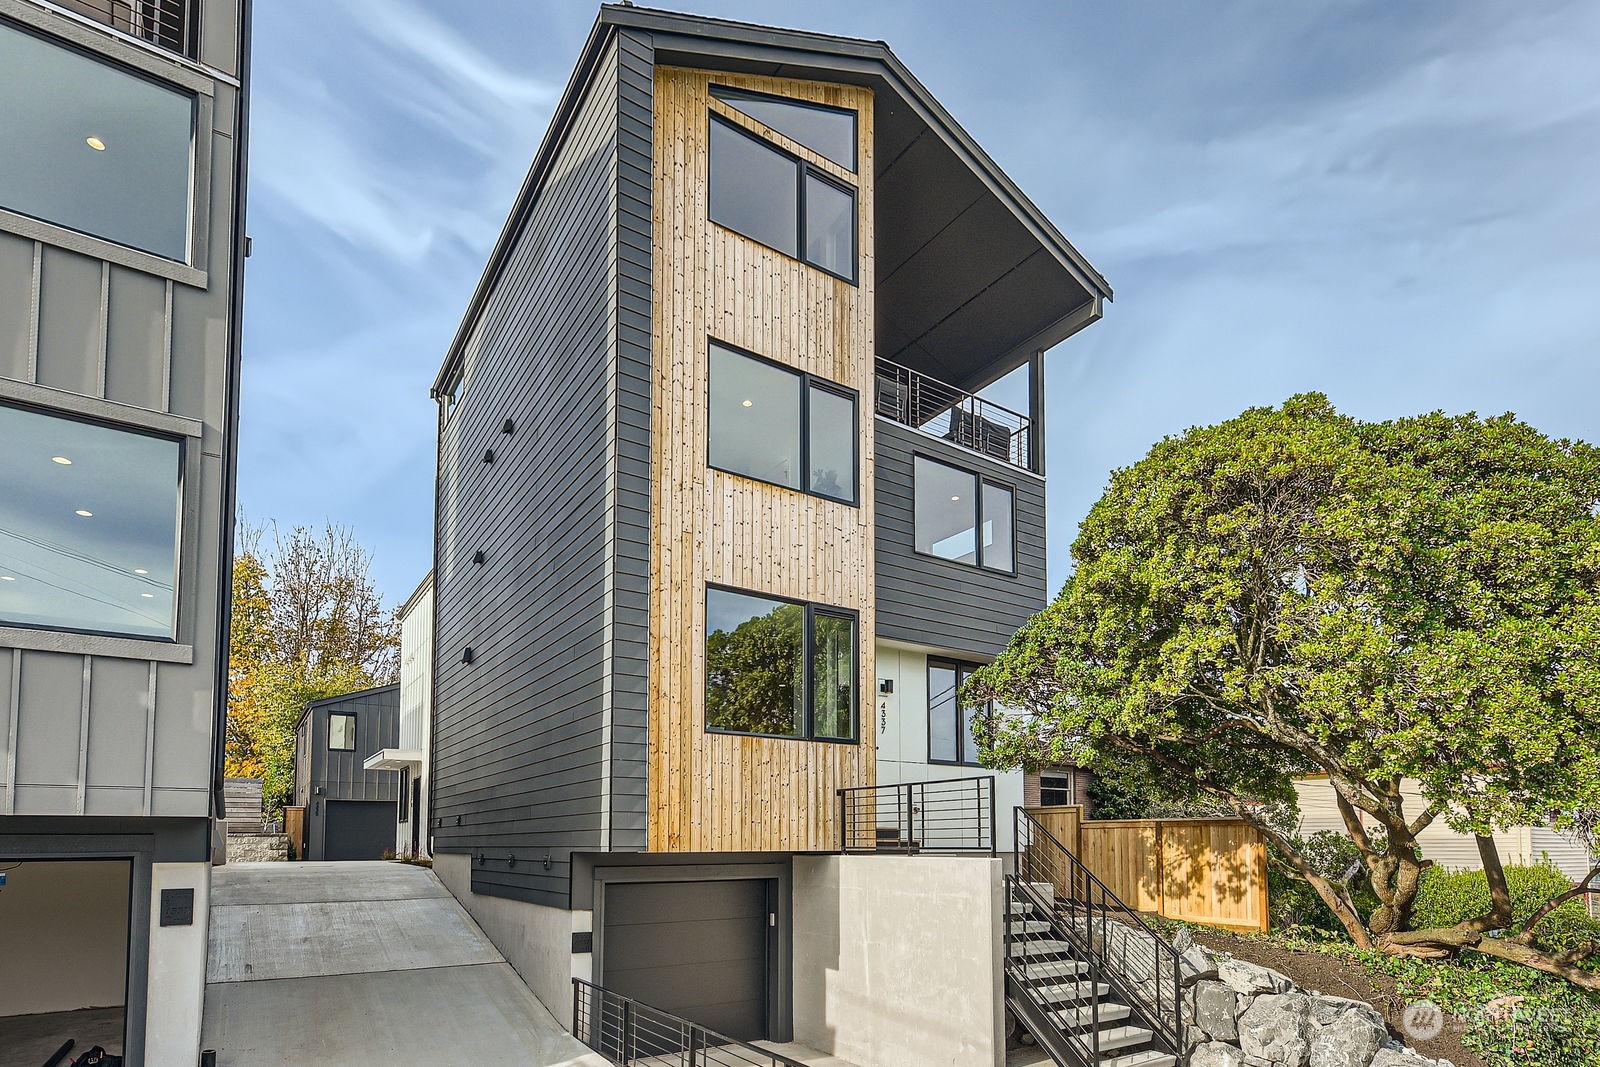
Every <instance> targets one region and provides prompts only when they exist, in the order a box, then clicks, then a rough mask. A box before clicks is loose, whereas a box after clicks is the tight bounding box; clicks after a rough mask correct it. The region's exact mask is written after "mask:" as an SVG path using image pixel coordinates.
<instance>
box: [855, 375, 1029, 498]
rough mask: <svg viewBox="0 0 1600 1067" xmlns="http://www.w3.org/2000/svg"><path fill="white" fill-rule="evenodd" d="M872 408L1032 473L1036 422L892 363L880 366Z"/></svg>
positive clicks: (928, 432)
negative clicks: (1034, 425)
mask: <svg viewBox="0 0 1600 1067" xmlns="http://www.w3.org/2000/svg"><path fill="white" fill-rule="evenodd" d="M876 392H877V395H876V397H875V398H874V401H873V406H874V409H875V410H876V411H877V413H878V414H879V415H882V416H883V417H884V418H886V419H893V420H894V421H895V422H898V423H901V424H902V425H905V426H910V427H911V428H913V429H916V430H921V431H922V432H923V433H927V434H932V435H933V436H934V437H942V438H944V439H945V440H947V441H953V442H955V443H956V444H958V445H961V446H963V447H964V448H970V449H972V450H973V451H974V452H978V453H980V454H982V455H985V456H988V457H989V458H990V459H998V460H1000V461H1001V462H1004V463H1009V464H1011V465H1012V466H1014V467H1021V468H1022V469H1023V470H1032V469H1033V422H1032V420H1030V419H1029V418H1028V416H1026V415H1021V414H1018V413H1017V412H1015V411H1012V410H1011V409H1010V408H1006V407H1001V406H1000V405H999V404H996V403H994V402H993V401H990V400H985V399H983V398H982V397H980V396H975V395H974V394H972V393H967V392H963V391H962V390H960V389H957V388H956V387H955V386H953V385H947V384H946V383H944V382H941V381H939V380H938V379H937V378H930V377H928V376H927V375H926V374H923V373H922V372H921V371H914V370H912V369H911V368H910V367H904V366H901V365H900V364H898V363H895V362H894V361H893V360H888V359H879V360H878V361H877V383H876Z"/></svg>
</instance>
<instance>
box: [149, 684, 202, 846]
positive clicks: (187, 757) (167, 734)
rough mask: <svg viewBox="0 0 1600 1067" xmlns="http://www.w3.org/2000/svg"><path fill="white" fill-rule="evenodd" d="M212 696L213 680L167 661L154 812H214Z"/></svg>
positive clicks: (159, 705)
mask: <svg viewBox="0 0 1600 1067" xmlns="http://www.w3.org/2000/svg"><path fill="white" fill-rule="evenodd" d="M212 699H213V696H212V692H211V685H210V679H209V678H206V677H204V676H203V675H202V674H201V673H200V672H199V671H198V670H196V668H194V667H188V666H177V665H171V664H165V663H164V664H161V665H160V666H159V667H158V668H157V669H156V728H155V737H154V741H155V761H154V765H153V767H152V773H151V778H152V781H151V785H152V788H153V791H154V798H153V801H152V802H153V804H154V805H155V807H156V809H157V810H156V812H155V813H158V814H169V813H170V814H184V815H204V814H206V813H207V812H208V811H209V810H210V809H209V807H208V804H207V794H208V793H209V791H210V786H211V773H210V769H211V713H212Z"/></svg>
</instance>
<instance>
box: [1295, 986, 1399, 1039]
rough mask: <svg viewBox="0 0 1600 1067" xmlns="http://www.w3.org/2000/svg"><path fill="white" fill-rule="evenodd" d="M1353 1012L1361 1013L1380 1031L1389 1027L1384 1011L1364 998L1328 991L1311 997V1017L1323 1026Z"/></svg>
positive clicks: (1385, 1031)
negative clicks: (1380, 1010) (1330, 994)
mask: <svg viewBox="0 0 1600 1067" xmlns="http://www.w3.org/2000/svg"><path fill="white" fill-rule="evenodd" d="M1351 1012H1354V1013H1356V1014H1357V1015H1360V1016H1361V1017H1362V1018H1363V1019H1366V1020H1368V1021H1369V1022H1371V1023H1372V1024H1373V1025H1374V1026H1376V1027H1377V1028H1378V1029H1379V1030H1380V1031H1383V1032H1384V1033H1387V1029H1386V1028H1385V1027H1384V1025H1383V1015H1382V1013H1380V1012H1379V1011H1378V1009H1377V1008H1374V1007H1373V1006H1372V1005H1371V1004H1368V1003H1367V1002H1366V1001H1364V1000H1350V999H1349V998H1347V997H1332V996H1328V995H1327V994H1326V993H1317V994H1314V995H1313V996H1312V997H1311V1018H1312V1019H1313V1020H1315V1021H1316V1022H1318V1023H1320V1024H1322V1025H1323V1026H1330V1025H1332V1024H1333V1023H1334V1022H1336V1021H1337V1020H1338V1019H1339V1018H1341V1017H1342V1016H1344V1015H1347V1014H1349V1013H1351Z"/></svg>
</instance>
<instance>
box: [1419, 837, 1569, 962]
mask: <svg viewBox="0 0 1600 1067" xmlns="http://www.w3.org/2000/svg"><path fill="white" fill-rule="evenodd" d="M1505 872H1506V889H1508V890H1509V891H1510V893H1511V914H1512V916H1513V917H1514V919H1515V921H1516V922H1517V923H1521V922H1523V921H1524V920H1526V919H1527V918H1529V917H1530V916H1531V915H1533V913H1534V912H1536V911H1538V910H1539V909H1540V908H1542V907H1543V906H1544V905H1545V904H1547V903H1548V902H1549V901H1550V900H1551V899H1553V898H1554V897H1556V896H1558V895H1560V894H1562V893H1565V892H1566V891H1567V890H1569V889H1571V888H1572V879H1570V878H1568V877H1567V876H1566V875H1564V874H1562V873H1561V871H1560V870H1558V869H1557V868H1556V866H1555V865H1554V864H1552V863H1551V862H1550V860H1549V858H1548V857H1546V858H1544V859H1541V860H1540V861H1539V862H1538V863H1536V864H1534V865H1533V866H1531V867H1525V866H1516V865H1512V866H1509V867H1507V868H1506V869H1505ZM1488 910H1489V881H1488V879H1487V878H1485V877H1484V874H1483V872H1482V871H1449V870H1444V869H1442V868H1439V867H1429V868H1428V869H1427V870H1425V871H1423V872H1422V881H1421V884H1420V885H1419V886H1418V889H1417V899H1416V903H1415V905H1414V906H1413V908H1412V913H1411V925H1412V926H1413V927H1414V928H1416V929H1418V930H1426V929H1430V928H1433V927H1440V926H1454V925H1455V924H1456V923H1459V922H1465V921H1466V920H1468V919H1472V918H1475V917H1476V916H1479V915H1482V914H1484V913H1485V912H1487V911H1488ZM1533 934H1534V939H1535V940H1537V941H1538V942H1539V943H1540V944H1542V945H1544V946H1546V947H1548V948H1554V949H1562V948H1570V947H1572V946H1573V945H1578V944H1582V943H1583V942H1585V941H1588V940H1591V939H1594V938H1596V937H1597V936H1600V922H1596V921H1595V920H1593V919H1591V918H1589V916H1588V915H1587V914H1586V913H1585V912H1584V910H1583V902H1582V901H1581V900H1569V901H1567V902H1566V903H1565V904H1563V905H1561V906H1560V907H1559V908H1557V909H1556V910H1555V911H1553V912H1551V913H1550V914H1549V915H1547V916H1546V917H1545V918H1544V919H1543V920H1542V921H1541V922H1540V923H1539V925H1538V926H1536V927H1534V931H1533Z"/></svg>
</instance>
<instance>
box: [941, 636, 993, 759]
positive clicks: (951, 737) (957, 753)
mask: <svg viewBox="0 0 1600 1067" xmlns="http://www.w3.org/2000/svg"><path fill="white" fill-rule="evenodd" d="M975 670H977V667H976V666H975V665H973V664H970V663H956V662H953V661H950V660H940V659H930V660H928V762H929V763H959V764H964V765H966V766H977V765H978V742H977V739H976V738H974V737H973V736H972V725H973V720H974V719H975V718H976V717H977V715H978V713H979V712H980V711H982V710H984V709H983V706H982V705H971V706H963V705H962V703H961V687H962V686H964V685H966V684H967V679H968V678H970V677H972V672H973V671H975Z"/></svg>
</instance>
